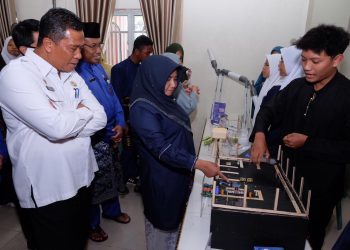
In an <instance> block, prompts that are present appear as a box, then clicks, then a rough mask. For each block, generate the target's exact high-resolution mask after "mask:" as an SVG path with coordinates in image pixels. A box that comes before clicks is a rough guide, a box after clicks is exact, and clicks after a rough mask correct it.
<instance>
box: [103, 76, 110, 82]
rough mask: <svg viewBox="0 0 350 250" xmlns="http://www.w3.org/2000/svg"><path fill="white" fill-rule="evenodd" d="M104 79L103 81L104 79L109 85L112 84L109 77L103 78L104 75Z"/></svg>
mask: <svg viewBox="0 0 350 250" xmlns="http://www.w3.org/2000/svg"><path fill="white" fill-rule="evenodd" d="M102 77H103V79H104V80H105V81H106V82H107V83H108V84H110V83H111V82H110V81H109V79H108V77H105V76H103V75H102Z"/></svg>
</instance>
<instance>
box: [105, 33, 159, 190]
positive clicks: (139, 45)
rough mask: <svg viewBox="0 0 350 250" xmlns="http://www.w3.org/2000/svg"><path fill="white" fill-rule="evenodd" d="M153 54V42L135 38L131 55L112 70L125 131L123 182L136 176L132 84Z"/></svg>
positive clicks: (113, 84) (143, 38) (121, 187)
mask: <svg viewBox="0 0 350 250" xmlns="http://www.w3.org/2000/svg"><path fill="white" fill-rule="evenodd" d="M152 53H153V41H152V40H151V39H150V38H149V37H147V36H144V35H141V36H139V37H137V38H136V39H135V41H134V47H133V50H132V54H131V55H130V56H129V57H128V58H127V59H125V60H124V61H122V62H120V63H118V64H116V65H114V66H113V68H112V72H111V83H112V86H113V88H114V91H115V93H116V94H117V95H118V97H119V100H120V101H121V103H122V105H123V109H124V115H125V121H126V129H125V131H124V137H123V145H124V147H123V151H122V153H121V159H120V160H121V164H122V167H123V174H124V180H125V181H127V180H128V179H131V180H132V181H133V182H135V178H136V177H137V176H138V175H139V174H138V166H137V152H136V150H135V148H134V147H133V144H132V142H131V131H129V127H130V126H129V102H130V101H129V100H130V95H131V92H132V89H133V82H134V79H135V76H136V73H137V70H138V67H139V65H140V63H141V62H142V61H143V60H144V59H146V58H147V57H148V56H149V55H151V54H152ZM119 191H120V193H121V194H126V193H127V192H128V191H127V188H125V187H123V186H122V185H120V186H119Z"/></svg>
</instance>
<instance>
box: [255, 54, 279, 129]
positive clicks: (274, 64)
mask: <svg viewBox="0 0 350 250" xmlns="http://www.w3.org/2000/svg"><path fill="white" fill-rule="evenodd" d="M280 60H281V54H272V55H270V54H268V55H266V61H265V64H264V67H263V75H264V77H265V78H266V80H265V82H264V85H263V86H262V88H261V90H260V93H259V96H258V97H257V98H256V100H255V101H254V105H255V110H254V116H253V125H254V123H255V118H256V115H257V114H258V112H259V110H260V106H261V104H262V103H263V102H264V99H266V98H265V97H266V96H267V95H268V92H269V91H270V90H271V89H272V88H273V87H274V86H276V85H278V84H279V80H280V72H279V63H280Z"/></svg>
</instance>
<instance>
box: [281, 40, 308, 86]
mask: <svg viewBox="0 0 350 250" xmlns="http://www.w3.org/2000/svg"><path fill="white" fill-rule="evenodd" d="M281 55H282V58H283V62H284V66H285V68H286V72H287V75H286V76H284V77H281V89H280V90H282V89H284V88H285V87H286V86H287V85H288V84H289V83H290V82H291V81H293V80H294V79H296V78H299V77H302V76H304V71H303V67H302V66H301V50H300V49H297V48H296V47H295V46H294V45H293V46H289V47H286V48H283V49H281Z"/></svg>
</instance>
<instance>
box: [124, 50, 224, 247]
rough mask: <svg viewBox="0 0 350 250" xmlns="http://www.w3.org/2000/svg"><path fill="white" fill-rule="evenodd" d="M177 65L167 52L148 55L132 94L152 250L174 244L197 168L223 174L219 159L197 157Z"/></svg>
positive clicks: (149, 240) (142, 187) (133, 116)
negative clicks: (178, 94)
mask: <svg viewBox="0 0 350 250" xmlns="http://www.w3.org/2000/svg"><path fill="white" fill-rule="evenodd" d="M178 68H179V65H178V64H176V63H175V62H173V61H172V60H170V59H169V58H166V57H164V56H156V55H155V56H150V57H149V58H147V59H145V60H144V61H143V62H142V64H141V65H140V67H139V70H138V73H137V75H136V78H135V81H134V89H133V93H132V95H131V106H130V124H131V127H132V128H133V129H134V131H135V133H136V138H135V139H136V144H137V146H138V150H139V153H140V158H141V159H140V162H141V175H140V177H141V190H142V198H143V204H144V214H145V229H146V230H145V231H146V242H147V249H150V250H151V249H157V250H162V249H164V250H170V249H175V247H176V241H177V237H178V228H179V224H180V221H181V219H182V216H183V213H184V210H185V204H186V202H187V199H188V196H189V191H190V182H191V176H192V175H191V173H192V171H193V170H194V168H198V169H199V170H201V171H203V172H204V174H205V175H206V176H208V177H212V176H216V175H220V176H222V174H221V172H220V171H219V167H218V166H217V164H215V163H213V162H209V161H204V160H199V159H197V158H196V154H195V149H194V144H193V135H192V131H191V124H190V120H189V118H188V115H187V114H186V113H185V112H184V111H183V110H182V108H181V107H180V106H179V105H178V104H177V103H176V102H175V100H174V98H173V93H174V91H175V89H176V87H177V81H176V77H177V71H176V70H177V69H178ZM222 178H226V177H224V176H222Z"/></svg>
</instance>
